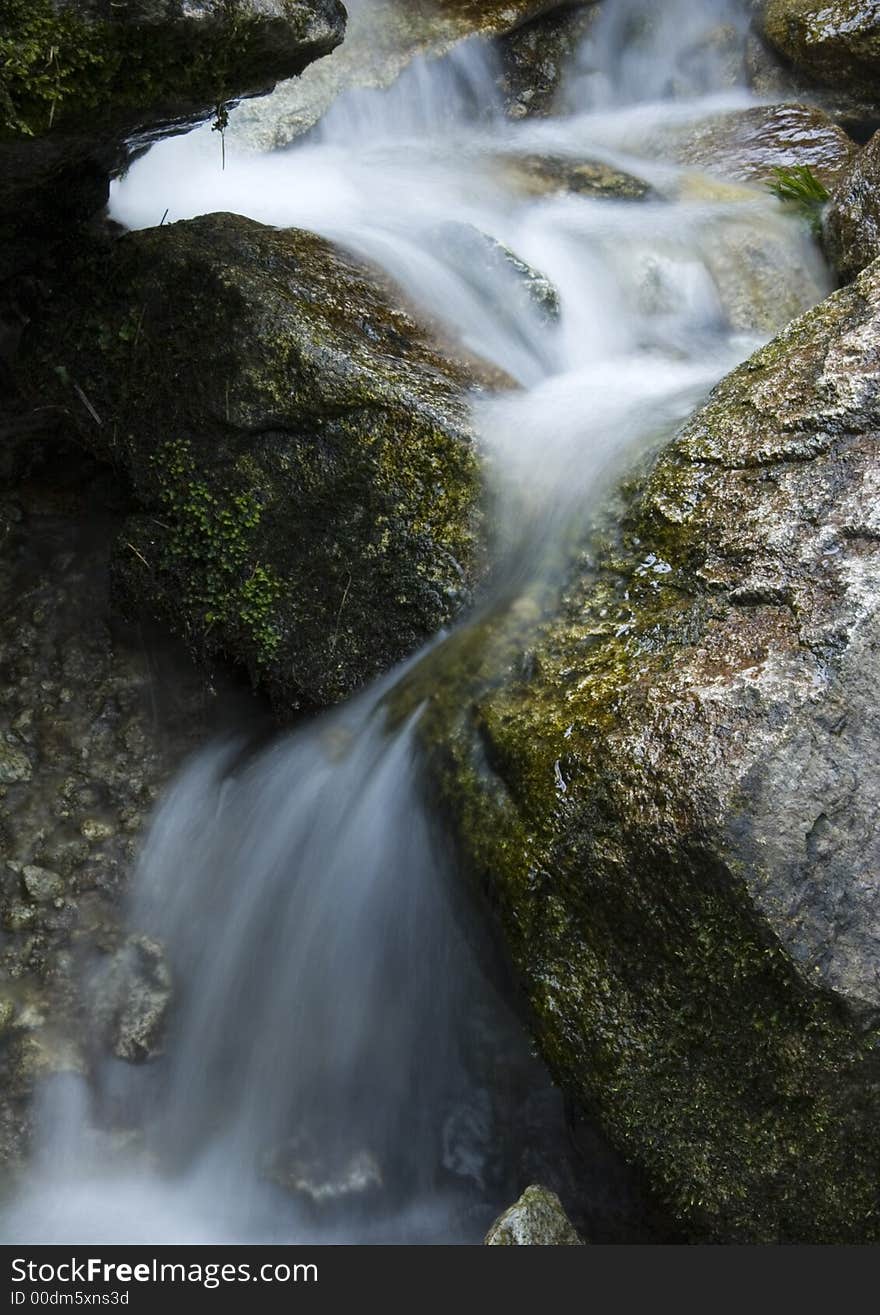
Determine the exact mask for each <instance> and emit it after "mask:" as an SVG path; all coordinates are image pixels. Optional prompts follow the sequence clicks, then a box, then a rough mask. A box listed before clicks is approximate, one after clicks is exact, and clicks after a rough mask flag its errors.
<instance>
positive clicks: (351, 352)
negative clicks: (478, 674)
mask: <svg viewBox="0 0 880 1315" xmlns="http://www.w3.org/2000/svg"><path fill="white" fill-rule="evenodd" d="M20 373H21V379H22V386H23V387H28V388H29V389H30V390H31V395H32V396H33V398H34V400H35V402H38V404H39V403H40V402H41V403H42V404H43V405H45V404H46V403H47V402H48V401H49V400H50V399H51V401H52V402H54V404H55V405H57V406H59V407H61V408H63V410H64V412H65V413H66V415H67V416H68V418H69V419H68V421H66V423H72V424H74V425H75V426H76V429H77V431H78V433H79V434H80V436H81V440H82V442H84V443H85V444H87V445H88V446H89V447H90V448H91V450H92V451H93V452H94V453H95V454H96V455H99V456H102V457H104V458H105V459H110V460H112V461H114V463H115V464H116V466H117V468H118V469H120V470H121V471H122V472H123V473H124V474H125V476H126V478H127V479H128V480H129V481H130V483H131V487H132V488H133V490H134V493H135V496H136V497H137V499H138V502H139V503H140V506H141V507H142V509H143V512H144V514H143V515H141V516H139V517H136V518H135V519H134V520H132V521H130V522H129V524H128V526H127V527H126V529H125V531H124V532H123V534H122V536H121V539H120V550H119V555H118V557H117V562H116V568H115V569H116V579H117V583H118V587H119V590H120V596H121V597H122V598H123V600H125V601H127V602H128V603H129V604H131V605H132V606H137V607H141V606H143V605H144V604H146V605H147V607H148V608H149V609H150V610H152V611H153V612H154V613H156V614H157V615H158V616H159V617H160V618H162V619H163V620H167V621H170V622H171V624H172V626H173V627H174V628H175V629H176V630H177V631H178V632H179V633H181V634H182V635H183V636H184V637H185V638H186V639H187V640H188V642H189V643H190V645H191V646H192V648H193V651H195V652H197V653H201V654H202V655H210V654H219V653H222V654H226V655H230V656H232V657H234V658H235V659H236V660H237V661H239V662H242V663H244V664H245V665H246V666H247V668H248V670H249V671H250V673H251V676H252V677H253V679H254V680H255V681H259V682H261V683H262V684H263V685H264V686H265V687H266V688H267V689H268V690H269V691H270V693H271V694H272V696H273V698H274V700H275V703H276V706H277V707H279V708H281V709H290V708H291V707H296V706H298V705H299V704H302V703H306V704H312V705H314V704H326V703H330V702H333V701H335V700H338V699H341V698H344V697H345V696H347V695H348V694H350V693H351V692H352V691H353V690H355V689H357V688H358V687H359V686H361V685H362V684H364V683H365V682H366V681H368V680H371V679H372V678H373V677H374V676H376V675H378V674H379V673H381V672H383V671H386V670H387V669H388V668H390V667H391V666H393V665H394V664H395V663H396V662H398V661H400V660H401V659H402V658H403V657H405V656H406V655H407V654H409V653H411V652H413V651H414V650H415V649H416V648H418V647H419V646H420V645H422V644H423V643H424V642H425V641H426V640H427V639H428V638H429V637H430V636H431V635H433V634H434V633H435V632H436V631H437V630H438V629H439V628H440V627H441V626H443V625H445V624H446V623H447V622H448V621H449V620H451V618H452V617H454V616H455V615H456V613H457V612H458V611H459V610H460V608H461V607H462V605H463V604H464V603H465V602H466V601H467V600H468V599H469V597H470V589H471V586H472V585H473V583H474V582H475V580H476V579H477V577H478V575H479V574H480V570H481V561H482V550H481V534H482V529H481V511H480V496H481V487H480V475H479V468H478V463H477V459H476V454H475V449H474V436H473V432H472V429H471V424H470V414H469V406H468V401H467V398H466V392H467V390H469V389H471V388H472V387H476V386H477V385H478V384H483V385H484V386H488V385H490V384H491V385H495V384H499V383H503V384H505V385H507V384H508V383H509V381H508V380H506V378H503V377H500V376H499V375H498V374H497V372H495V371H490V370H489V368H488V367H482V366H480V365H479V364H478V363H476V362H474V361H470V360H466V359H465V358H464V357H463V356H461V355H458V356H456V354H455V352H454V349H453V348H452V347H451V346H450V347H448V349H447V348H446V347H441V346H439V345H438V343H437V342H436V341H435V340H434V339H433V338H432V335H431V333H430V332H429V331H428V330H427V329H425V328H424V327H420V326H419V325H418V324H417V323H416V321H415V320H414V319H413V318H412V317H411V316H410V315H409V314H408V313H406V312H405V311H404V310H402V309H399V307H398V305H397V300H396V294H395V293H393V292H392V291H391V290H390V288H389V286H388V284H387V283H386V282H385V280H384V278H383V276H381V275H379V274H378V273H377V272H373V271H372V270H370V269H368V268H367V267H365V266H364V265H362V264H361V263H359V262H358V261H356V260H355V259H353V258H352V257H350V256H347V255H345V254H343V253H342V252H341V251H339V250H338V249H336V248H334V247H333V246H332V245H331V244H330V243H328V242H325V241H324V240H323V239H320V238H317V237H314V236H313V235H311V234H308V233H303V232H299V231H295V230H291V231H284V232H282V231H278V230H275V229H271V228H266V227H263V226H262V225H260V224H256V223H254V222H252V221H250V220H247V219H243V218H240V217H237V216H231V215H209V216H206V217H204V218H201V219H196V220H192V221H188V222H184V223H180V224H175V225H169V226H166V227H164V228H158V229H153V230H150V231H145V232H140V233H132V234H128V235H126V236H125V237H123V238H121V239H119V241H118V242H116V243H115V244H114V245H113V246H112V247H111V248H110V249H109V250H108V251H104V250H103V249H102V250H101V252H100V254H99V255H98V256H96V257H95V259H94V261H92V262H90V263H89V264H88V267H87V268H86V269H85V270H84V271H83V276H82V280H81V281H74V282H72V283H71V284H70V285H69V286H68V287H67V288H66V289H65V291H64V294H63V295H60V296H59V297H58V298H57V299H56V301H55V302H54V303H53V305H52V306H51V307H50V308H48V309H47V313H46V316H45V319H44V320H43V321H42V322H41V324H40V326H39V329H38V330H37V331H35V333H34V335H33V336H32V338H31V339H30V340H29V341H28V343H26V345H25V348H23V356H22V362H21V372H20ZM99 422H100V423H99Z"/></svg>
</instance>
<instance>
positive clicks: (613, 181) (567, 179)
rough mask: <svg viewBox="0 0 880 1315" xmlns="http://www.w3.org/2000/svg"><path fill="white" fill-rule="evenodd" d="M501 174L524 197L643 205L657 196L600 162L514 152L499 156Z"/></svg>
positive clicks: (638, 180) (619, 170)
mask: <svg viewBox="0 0 880 1315" xmlns="http://www.w3.org/2000/svg"><path fill="white" fill-rule="evenodd" d="M498 172H499V175H500V177H501V179H502V180H503V182H504V183H505V185H506V186H508V187H509V188H511V190H512V191H515V192H519V193H520V195H522V196H553V195H564V194H566V193H568V194H572V195H576V196H592V197H596V198H599V199H602V198H605V199H611V200H616V201H643V200H645V199H646V198H647V197H650V196H653V195H654V192H653V189H652V188H651V187H650V185H649V184H648V183H646V182H644V180H643V179H641V178H636V177H635V176H634V175H633V174H628V173H625V172H624V171H623V170H621V169H616V168H614V166H613V165H610V164H606V163H604V162H603V161H601V160H578V159H572V158H569V157H567V156H562V155H538V154H535V153H532V152H528V153H525V154H524V153H521V152H520V153H513V152H511V153H509V154H506V155H501V156H499V158H498Z"/></svg>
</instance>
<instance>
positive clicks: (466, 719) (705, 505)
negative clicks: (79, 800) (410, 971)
mask: <svg viewBox="0 0 880 1315" xmlns="http://www.w3.org/2000/svg"><path fill="white" fill-rule="evenodd" d="M878 442H880V262H875V263H874V264H873V265H871V266H869V267H868V269H867V270H865V271H864V272H863V273H862V274H861V275H860V276H859V277H858V279H857V280H856V281H855V283H854V284H853V285H852V286H851V287H849V288H847V289H845V290H843V291H841V292H838V293H835V294H834V295H833V296H831V297H830V298H829V299H828V300H826V301H825V302H823V303H822V304H821V305H820V306H818V307H817V308H815V309H814V310H812V311H810V312H808V313H807V314H806V315H804V316H803V317H802V318H800V319H798V320H796V321H795V322H794V323H793V324H792V325H791V326H789V327H788V328H787V329H786V330H785V331H784V332H783V333H782V334H781V335H780V337H779V338H777V339H776V340H775V341H774V342H772V343H770V344H769V345H768V346H767V347H765V348H763V349H762V350H761V351H759V352H758V353H757V354H756V355H755V356H754V357H753V358H752V359H751V360H749V361H748V362H746V364H744V365H743V366H742V367H741V368H740V369H738V370H737V371H735V372H734V373H733V374H732V375H731V376H730V377H729V378H728V379H726V380H725V381H724V382H723V383H722V384H721V385H720V386H719V387H718V388H717V389H716V391H715V393H714V394H713V395H712V397H711V399H710V401H709V403H708V404H707V405H706V407H705V408H704V409H702V410H701V411H699V412H698V413H697V414H696V415H695V416H694V417H693V418H692V419H691V420H690V421H689V422H688V423H687V424H686V426H685V427H684V430H683V431H682V433H681V435H680V436H679V437H678V438H677V440H676V441H675V442H674V443H673V444H672V445H671V446H669V447H668V448H667V449H666V450H665V451H664V452H663V453H662V455H661V456H660V458H659V460H658V461H657V463H656V466H655V468H654V470H653V472H652V473H651V474H650V476H649V477H648V478H647V481H646V482H643V483H642V484H634V483H630V484H629V485H628V486H627V491H626V494H625V497H626V503H627V505H626V510H625V514H624V517H623V527H622V529H621V530H620V531H619V532H617V531H615V530H613V529H612V528H610V527H609V528H608V529H607V530H606V531H605V532H603V533H602V534H598V535H597V537H596V539H595V541H594V542H593V543H592V545H591V549H590V552H589V555H588V556H587V558H586V560H587V562H588V568H587V569H585V568H584V564H583V563H584V558H583V557H581V558H580V559H579V560H578V562H577V564H575V565H573V566H572V568H571V570H570V572H569V575H568V578H567V579H566V581H565V584H564V587H563V588H562V590H561V591H560V600H559V602H558V604H557V607H556V609H555V610H552V611H551V612H550V613H549V615H548V614H547V613H546V612H545V613H543V614H539V616H538V619H537V620H531V621H530V620H529V617H528V613H527V612H525V611H524V610H523V609H517V608H514V609H512V610H511V612H510V613H509V614H508V615H507V616H506V617H497V618H494V619H492V620H486V621H481V622H479V623H478V624H477V626H476V628H475V630H474V631H472V632H471V633H470V634H469V636H468V640H467V643H466V644H463V645H462V647H461V651H460V654H458V655H457V654H456V653H455V652H454V651H447V652H446V653H444V672H443V678H442V680H440V679H439V678H438V677H437V675H436V673H434V672H433V661H432V659H431V658H429V659H428V660H427V661H426V662H425V663H424V664H423V666H422V668H421V669H419V670H416V671H414V672H413V673H412V675H411V677H410V680H409V683H408V685H407V686H405V687H404V689H402V690H401V691H399V692H398V694H397V695H396V696H395V704H396V711H397V714H398V715H402V714H403V713H404V712H405V711H407V710H409V709H410V708H412V707H413V706H416V705H417V704H423V705H424V712H423V719H422V721H421V723H420V727H419V730H420V735H421V736H422V739H423V743H424V746H425V749H426V752H427V753H428V755H429V759H430V762H431V765H432V767H433V770H434V772H435V777H434V779H435V780H436V787H437V801H438V807H441V808H442V810H443V816H444V818H445V819H446V821H447V825H449V826H450V827H451V828H452V831H453V834H454V836H455V840H456V844H457V852H458V853H459V854H460V856H461V857H462V860H463V862H464V869H465V870H466V871H468V872H470V873H471V874H472V876H473V879H474V881H475V882H477V884H478V885H479V886H480V887H481V888H483V889H486V890H487V891H488V894H489V897H490V901H491V907H492V908H493V909H494V910H495V913H496V916H497V918H498V919H499V921H500V924H501V927H502V929H503V932H504V935H505V940H506V946H507V951H508V955H509V958H510V960H511V962H512V963H513V965H514V966H515V968H516V970H517V973H518V976H519V980H520V983H521V985H522V987H523V989H524V992H525V995H526V997H527V1000H528V1003H529V1005H530V1007H531V1014H532V1018H533V1020H534V1033H535V1036H536V1040H537V1042H538V1044H539V1047H540V1049H541V1050H542V1052H543V1054H544V1057H545V1059H546V1060H547V1061H548V1063H549V1065H550V1067H551V1070H552V1071H553V1073H554V1075H555V1077H556V1079H557V1081H558V1082H559V1084H560V1086H562V1088H563V1089H564V1090H565V1091H566V1093H567V1095H568V1096H569V1098H570V1099H571V1100H572V1101H573V1102H574V1103H575V1104H576V1105H577V1104H579V1105H580V1106H581V1107H582V1108H583V1109H589V1110H590V1111H591V1112H592V1114H593V1115H595V1116H597V1117H598V1118H599V1120H600V1122H601V1124H602V1126H603V1128H604V1131H605V1132H606V1134H607V1135H608V1136H609V1137H610V1139H611V1140H612V1141H613V1142H614V1143H615V1144H616V1145H618V1146H619V1147H620V1148H621V1149H622V1150H623V1152H624V1153H625V1154H626V1155H627V1157H628V1158H629V1160H630V1161H631V1162H632V1163H633V1164H634V1165H635V1166H636V1167H637V1168H640V1169H641V1170H642V1171H643V1172H644V1173H645V1174H646V1175H647V1177H648V1181H649V1183H650V1184H651V1185H652V1186H653V1188H654V1189H655V1190H656V1192H657V1193H658V1195H659V1196H660V1197H661V1199H662V1201H663V1202H664V1203H665V1204H666V1205H667V1206H668V1207H670V1208H671V1209H672V1210H673V1212H674V1214H675V1216H676V1218H677V1219H678V1221H679V1226H680V1227H681V1229H682V1230H683V1232H684V1234H685V1235H687V1236H690V1237H693V1238H695V1239H696V1238H703V1239H714V1240H725V1241H728V1242H729V1241H732V1240H734V1239H737V1240H740V1241H750V1242H780V1241H789V1242H791V1241H800V1242H804V1241H807V1240H812V1241H817V1242H818V1241H823V1242H843V1241H848V1242H868V1241H874V1240H877V1239H878V1238H880V1209H878V1200H877V1192H876V1184H877V1181H878V1177H880V1145H878V1141H877V1136H876V1129H877V1125H878V1121H880V900H878V884H877V883H878V872H880V825H878V798H880V780H878V771H877V762H878V754H877V745H878V743H880V657H878V655H880V512H878V509H880V465H878V461H877V448H878ZM524 652H527V653H528V654H529V662H528V665H527V666H526V665H525V664H524V663H523V661H522V654H523V653H524ZM481 654H482V657H481V656H480V655H481ZM499 673H506V674H505V675H504V676H503V677H501V678H499Z"/></svg>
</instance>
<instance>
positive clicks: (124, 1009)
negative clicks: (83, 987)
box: [92, 935, 172, 1063]
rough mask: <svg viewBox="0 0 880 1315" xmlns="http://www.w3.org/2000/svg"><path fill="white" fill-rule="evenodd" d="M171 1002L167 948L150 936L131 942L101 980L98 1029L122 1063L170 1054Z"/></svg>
mask: <svg viewBox="0 0 880 1315" xmlns="http://www.w3.org/2000/svg"><path fill="white" fill-rule="evenodd" d="M171 997H172V983H171V970H170V968H169V967H168V963H167V960H166V958H165V953H164V951H163V949H162V946H161V945H159V944H158V942H156V941H153V940H150V938H149V937H147V936H138V935H133V936H129V937H128V939H127V940H126V941H125V943H124V945H123V946H122V947H121V949H119V950H118V951H117V952H116V953H115V954H114V955H112V956H111V958H110V961H109V963H108V964H107V965H106V966H105V967H104V969H103V970H102V971H101V973H100V974H99V975H98V977H97V979H96V982H95V987H94V1007H93V1015H92V1016H93V1019H94V1022H95V1026H96V1028H97V1029H98V1032H99V1034H100V1035H101V1036H102V1037H104V1038H105V1039H106V1043H107V1044H108V1045H109V1047H110V1049H111V1050H112V1051H113V1053H114V1054H115V1055H116V1056H117V1057H118V1058H119V1059H125V1060H128V1061H129V1062H130V1063H141V1062H143V1061H145V1060H152V1059H156V1058H157V1057H158V1056H159V1055H161V1054H162V1051H163V1049H164V1037H165V1023H166V1018H167V1014H168V1008H169V1005H170V1004H171Z"/></svg>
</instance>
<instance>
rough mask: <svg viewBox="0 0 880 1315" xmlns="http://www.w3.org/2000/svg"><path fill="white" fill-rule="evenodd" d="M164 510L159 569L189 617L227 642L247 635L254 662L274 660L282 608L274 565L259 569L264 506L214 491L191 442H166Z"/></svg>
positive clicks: (158, 465) (159, 466)
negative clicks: (203, 475)
mask: <svg viewBox="0 0 880 1315" xmlns="http://www.w3.org/2000/svg"><path fill="white" fill-rule="evenodd" d="M154 465H155V471H156V479H157V482H158V487H159V505H160V509H161V514H162V516H163V517H164V518H165V519H166V521H167V523H166V526H165V528H166V529H167V531H168V533H167V534H166V536H165V537H164V539H163V540H162V547H161V555H160V559H159V562H158V569H159V571H160V572H161V573H162V574H164V575H166V576H168V577H170V578H169V579H167V580H166V584H165V587H166V588H169V589H173V590H174V591H175V592H176V594H177V596H178V598H179V601H180V605H181V607H182V609H183V611H184V613H186V614H189V615H190V616H193V617H198V616H200V617H201V619H202V622H203V623H204V626H205V627H206V630H207V632H208V633H209V632H210V630H211V629H212V628H213V627H214V626H217V627H219V628H220V630H221V631H222V632H223V634H224V636H226V642H227V643H228V642H229V636H230V634H234V633H235V632H237V631H238V632H241V643H242V646H243V647H244V649H245V651H246V652H248V653H252V654H253V656H254V658H255V660H256V663H257V664H259V665H267V664H269V663H270V662H271V661H272V659H273V658H274V656H275V654H276V652H277V650H278V647H279V644H280V643H281V632H280V630H279V628H278V626H277V624H276V620H275V618H276V608H277V604H278V601H279V598H280V596H281V593H282V582H281V580H280V579H279V578H278V575H277V574H276V572H275V571H274V570H273V568H272V567H271V566H266V565H263V564H259V563H257V564H254V555H255V552H256V551H258V545H259V536H258V530H259V526H260V521H261V519H262V514H263V511H262V507H261V505H260V502H259V500H258V499H257V497H256V496H255V495H254V493H253V492H252V491H251V490H247V489H245V490H244V491H241V492H233V491H232V490H231V489H226V488H219V489H218V488H217V487H216V486H215V487H209V485H208V484H207V483H206V482H205V481H204V479H200V478H198V476H197V473H196V465H195V460H194V457H193V452H192V447H191V445H190V444H189V443H188V442H185V441H178V442H176V443H167V444H165V445H164V446H163V447H162V448H160V450H159V452H158V453H157V454H156V456H155V457H154Z"/></svg>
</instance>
